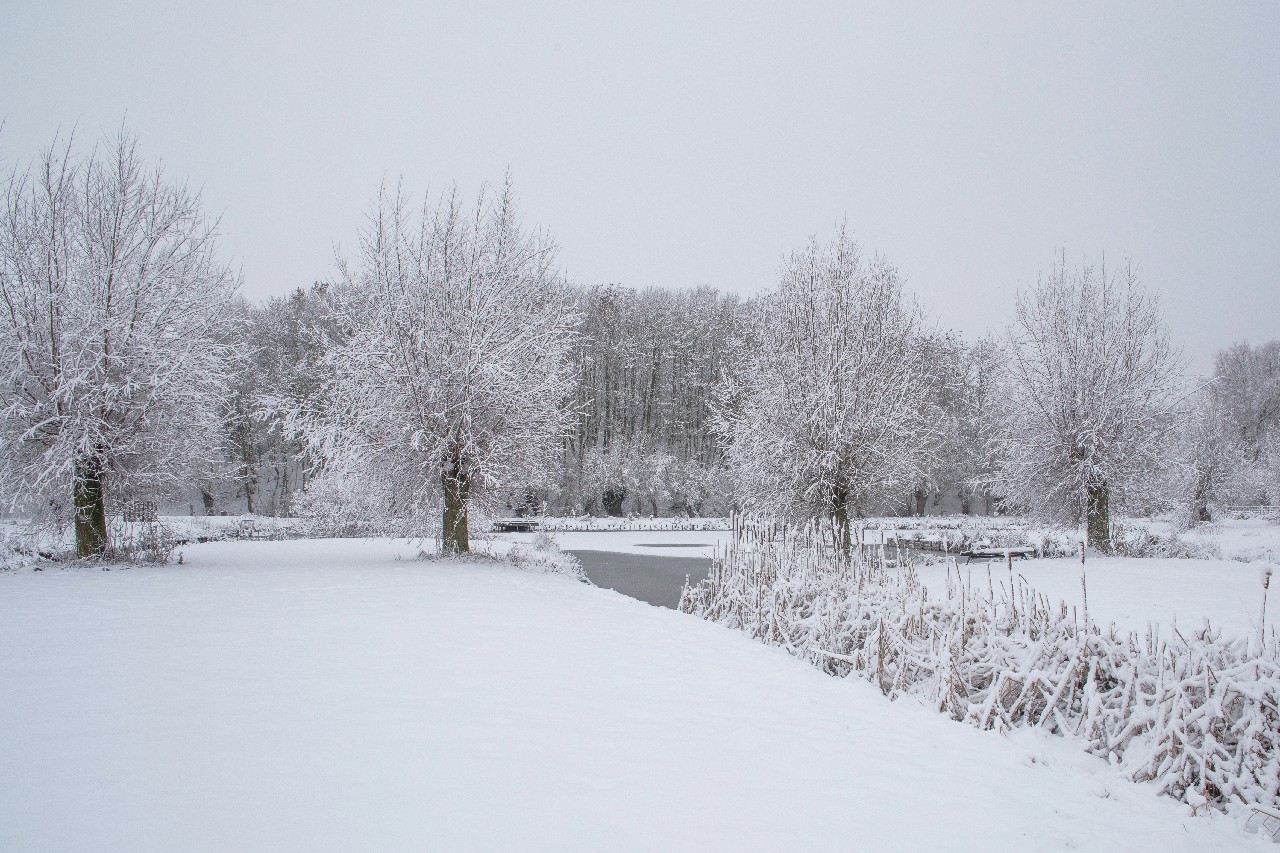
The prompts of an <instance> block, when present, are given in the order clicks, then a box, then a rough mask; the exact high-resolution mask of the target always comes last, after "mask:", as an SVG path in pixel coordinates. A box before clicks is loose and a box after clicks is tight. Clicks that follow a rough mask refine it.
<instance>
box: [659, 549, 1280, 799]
mask: <svg viewBox="0 0 1280 853" xmlns="http://www.w3.org/2000/svg"><path fill="white" fill-rule="evenodd" d="M780 533H782V535H779V534H780ZM829 543H830V538H829V537H824V536H819V535H814V533H813V532H812V531H810V530H801V531H797V532H796V533H794V534H790V535H788V534H786V533H785V532H784V531H780V530H779V529H778V528H776V527H772V526H769V525H764V524H758V523H746V524H743V523H739V524H737V525H736V526H735V535H734V537H733V539H732V541H731V543H730V546H729V547H728V549H727V551H726V553H725V554H724V556H723V557H718V558H716V559H715V560H714V561H713V566H712V569H711V573H710V575H709V576H708V578H707V579H706V580H705V581H703V582H701V583H699V584H696V585H693V586H688V587H686V588H685V590H684V592H683V594H682V596H681V601H680V609H681V610H682V611H684V612H686V613H692V614H695V615H698V616H701V617H703V618H705V619H709V620H712V621H715V622H719V623H721V624H724V625H728V626H730V627H735V628H739V629H741V630H743V631H745V632H747V633H748V634H750V635H751V636H753V637H756V638H757V639H760V640H763V641H764V642H766V643H770V644H773V645H778V646H782V647H783V648H786V649H787V650H788V651H790V652H791V653H793V654H795V655H797V656H799V657H801V658H804V659H806V660H808V661H810V662H811V663H812V664H813V665H815V666H817V667H819V668H820V669H822V670H824V671H825V672H828V673H830V674H832V675H836V676H855V677H859V678H864V679H866V680H868V681H870V682H871V683H873V684H875V685H876V686H877V687H878V688H879V689H880V690H881V691H882V692H884V693H885V694H886V695H888V696H890V697H895V698H896V697H899V696H904V695H911V696H914V697H916V698H918V699H919V700H921V701H923V702H925V703H926V704H930V705H933V706H934V707H935V708H937V709H938V710H940V711H942V712H944V713H947V714H949V715H950V716H951V717H952V718H953V719H956V720H963V721H966V722H969V723H971V724H973V725H976V726H978V727H979V728H984V729H989V728H994V729H1001V730H1007V729H1010V728H1014V727H1037V728H1042V729H1045V730H1047V731H1049V732H1052V733H1056V734H1060V735H1064V736H1067V737H1071V738H1073V739H1076V740H1077V741H1078V742H1079V743H1080V744H1081V745H1082V746H1083V747H1084V748H1085V749H1086V750H1087V751H1089V752H1091V753H1093V754H1095V755H1098V756H1100V757H1102V758H1104V759H1107V760H1108V761H1110V762H1111V763H1113V764H1115V765H1118V766H1119V767H1121V768H1122V769H1123V770H1124V771H1125V772H1126V773H1127V774H1128V775H1129V776H1130V778H1132V779H1134V780H1136V781H1154V782H1155V783H1156V784H1157V786H1158V788H1159V790H1160V791H1162V792H1163V793H1166V794H1169V795H1170V796H1172V797H1175V798H1177V799H1180V800H1183V801H1186V802H1193V801H1194V802H1197V803H1198V802H1200V801H1201V800H1202V799H1203V800H1204V801H1207V802H1208V803H1209V804H1212V805H1213V806H1215V807H1217V808H1225V807H1227V806H1228V805H1229V804H1231V803H1243V804H1257V805H1264V806H1275V805H1277V804H1278V803H1280V755H1277V751H1276V747H1277V745H1278V744H1280V638H1277V636H1276V635H1275V634H1274V633H1273V634H1272V635H1271V636H1270V637H1262V636H1258V637H1253V638H1250V639H1242V638H1228V637H1224V636H1223V635H1222V634H1221V632H1219V631H1215V630H1213V629H1212V628H1210V627H1209V626H1208V625H1206V626H1205V627H1204V628H1202V629H1201V630H1199V631H1197V632H1194V633H1188V634H1183V633H1180V632H1177V631H1176V630H1175V632H1174V634H1175V636H1174V638H1172V639H1169V638H1162V637H1160V636H1158V635H1157V634H1156V632H1155V631H1154V630H1152V629H1150V628H1149V629H1148V630H1147V631H1146V633H1145V634H1142V635H1140V634H1136V633H1127V634H1120V633H1117V632H1116V631H1115V629H1114V627H1112V628H1111V629H1108V630H1106V631H1104V630H1102V629H1100V627H1099V626H1098V625H1096V624H1094V623H1092V622H1090V621H1089V618H1088V613H1087V610H1086V609H1083V608H1082V609H1080V610H1079V611H1077V609H1076V608H1068V607H1067V605H1066V604H1065V603H1059V604H1057V605H1052V604H1051V603H1050V602H1049V600H1048V599H1047V598H1045V597H1043V596H1041V595H1039V594H1037V593H1036V592H1035V590H1033V589H1032V588H1031V587H1030V586H1029V585H1027V584H1026V583H1025V581H1023V580H1021V578H1019V577H1016V576H1014V575H1013V573H1012V572H1011V571H1008V570H1004V571H1002V570H1001V569H998V568H992V567H988V568H987V576H986V577H985V578H982V577H981V575H977V576H976V577H975V575H974V574H973V573H971V572H965V573H963V574H962V573H961V571H960V569H959V568H958V567H956V568H955V569H954V571H950V572H948V574H947V579H946V582H945V589H944V590H943V591H941V595H935V596H932V597H931V596H930V595H929V593H928V591H927V590H926V589H925V587H924V586H923V585H922V584H921V582H920V579H919V576H918V575H917V574H916V572H915V571H914V569H913V567H912V564H911V562H910V560H909V559H908V560H906V561H903V562H902V563H901V565H899V566H897V567H893V568H891V567H890V566H889V565H888V564H887V563H886V562H885V561H884V560H883V559H882V558H880V557H878V556H877V551H878V549H871V550H870V556H869V557H867V556H863V555H862V554H861V553H859V552H858V551H856V550H855V552H854V556H853V557H852V558H846V557H844V556H843V555H841V554H840V553H839V551H838V550H837V549H834V548H831V547H830V544H829ZM1268 578H1269V575H1268Z"/></svg>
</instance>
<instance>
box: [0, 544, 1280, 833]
mask: <svg viewBox="0 0 1280 853" xmlns="http://www.w3.org/2000/svg"><path fill="white" fill-rule="evenodd" d="M417 551H418V545H417V543H408V542H403V541H386V540H330V541H291V542H217V543H209V544H204V545H197V546H192V547H188V548H186V549H185V551H184V563H183V565H180V566H178V565H171V566H165V567H147V568H135V569H128V570H115V571H110V572H103V571H99V570H96V569H64V570H53V569H50V570H45V571H43V572H31V571H22V572H16V573H6V574H0V684H2V685H3V700H2V701H0V767H3V768H4V774H3V778H4V781H5V783H6V784H5V786H4V793H3V796H0V850H6V851H7V850H14V851H31V853H36V851H54V850H57V851H75V850H84V851H90V850H92V851H116V850H118V851H130V853H136V851H149V850H155V851H173V850H183V851H199V850H218V851H224V850H236V851H254V850H263V851H268V850H269V851H288V850H298V851H323V850H342V851H349V850H426V849H433V850H453V849H462V850H529V849H555V850H565V849H578V850H601V849H611V850H616V849H637V850H677V849H679V850H766V849H767V850H779V849H783V850H809V849H832V850H848V849H868V850H929V851H935V850H936V851H952V850H956V851H965V850H974V851H984V852H985V851H999V850H1061V849H1081V850H1151V851H1168V850H1186V851H1192V850H1197V851H1199V850H1207V849H1219V850H1226V849H1260V850H1261V849H1273V848H1271V847H1270V845H1268V844H1265V843H1264V842H1262V841H1260V840H1259V839H1257V838H1256V837H1254V836H1248V835H1245V834H1244V833H1243V832H1242V830H1240V829H1239V828H1238V825H1237V822H1236V821H1235V820H1234V819H1233V818H1228V817H1222V816H1216V815H1215V816H1208V817H1205V816H1200V817H1196V818H1192V817H1190V816H1189V814H1188V810H1187V808H1186V807H1185V806H1179V805H1177V804H1175V803H1174V802H1172V801H1170V800H1166V799H1161V798H1157V797H1155V796H1153V795H1152V794H1151V792H1150V790H1149V789H1147V788H1144V787H1142V786H1137V785H1133V784H1131V783H1128V782H1125V781H1123V780H1122V779H1120V778H1119V777H1118V775H1116V773H1115V772H1114V771H1113V769H1112V768H1110V767H1108V766H1107V765H1106V764H1104V763H1102V762H1100V761H1098V760H1097V759H1093V758H1090V757H1088V756H1085V755H1083V754H1080V753H1078V751H1077V750H1076V748H1075V747H1074V746H1073V745H1071V744H1067V743H1065V742H1062V741H1060V740H1055V739H1052V738H1048V737H1038V736H1034V735H1031V734H1021V735H1019V736H1017V737H1015V738H1013V739H1009V738H1005V737H1001V736H999V735H996V734H993V733H990V732H980V731H977V730H975V729H972V728H970V727H967V726H962V725H957V724H955V723H952V722H950V721H949V720H947V719H945V718H944V717H942V716H941V715H939V714H936V713H934V712H933V711H930V710H926V709H924V708H921V707H918V706H913V705H912V704H911V703H910V702H899V703H897V704H891V703H890V702H889V701H888V700H886V699H884V698H883V697H882V696H880V695H879V694H878V693H877V692H875V691H874V689H873V688H871V687H870V686H869V685H867V684H865V683H862V682H859V681H855V680H837V679H832V678H829V677H827V676H824V675H822V674H821V673H819V672H817V671H816V670H814V669H812V668H811V667H809V666H808V665H807V664H805V663H803V662H802V661H799V660H797V659H794V658H792V657H791V656H789V655H787V654H786V653H785V652H783V651H781V650H779V649H773V648H768V647H766V646H763V645H760V644H758V643H755V642H752V641H751V640H749V639H747V638H746V637H745V636H742V635H740V634H738V633H736V632H733V631H729V630H725V629H723V628H720V627H718V626H715V625H712V624H709V623H705V622H702V621H700V620H698V619H695V618H692V617H689V616H686V615H683V614H680V613H676V612H672V611H669V610H664V609H660V608H655V607H649V606H647V605H644V604H641V603H639V602H636V601H633V600H630V599H627V598H625V597H623V596H621V595H617V594H615V593H612V592H609V591H606V590H600V589H595V588H592V587H589V586H586V585H584V584H579V583H575V582H573V581H571V580H568V579H566V578H563V577H559V576H546V575H533V574H526V573H521V572H518V571H515V570H512V569H508V568H504V567H500V566H497V565H495V564H486V563H444V562H419V561H416V560H414V559H413V558H414V557H415V555H416V554H417ZM1091 581H1092V578H1091ZM1092 595H1093V591H1092V588H1091V603H1092Z"/></svg>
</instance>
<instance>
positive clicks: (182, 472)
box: [0, 131, 236, 556]
mask: <svg viewBox="0 0 1280 853" xmlns="http://www.w3.org/2000/svg"><path fill="white" fill-rule="evenodd" d="M3 197H4V203H3V209H2V210H0V371H3V373H2V374H0V482H2V483H3V485H2V486H0V488H3V490H4V493H5V496H6V500H7V502H8V504H9V509H11V510H16V511H24V512H27V513H29V514H31V515H32V516H34V517H43V518H46V519H52V520H55V521H59V522H62V523H65V522H67V521H71V522H72V523H73V524H74V529H75V537H76V548H77V551H78V553H80V554H81V555H86V556H88V555H96V554H102V553H104V552H105V551H106V550H107V548H108V546H109V541H108V534H107V511H108V500H110V502H111V504H112V505H114V506H120V505H121V504H122V503H123V502H124V501H126V500H128V499H130V498H138V497H141V498H154V497H156V496H157V495H158V494H159V493H162V492H164V491H166V490H167V489H169V488H172V487H177V486H179V485H181V484H182V483H183V481H184V480H185V479H186V478H187V477H189V476H190V474H191V472H192V469H193V468H198V467H200V466H201V465H202V464H203V463H204V462H206V461H208V459H209V456H210V450H211V449H212V448H213V447H214V446H215V445H216V443H217V437H216V431H217V424H218V417H217V415H218V405H219V403H220V402H221V401H222V400H223V399H224V398H225V386H226V377H225V375H224V373H223V369H222V365H223V363H224V360H223V358H222V355H223V353H222V347H221V345H220V344H218V343H217V334H218V330H219V329H220V328H221V326H222V324H223V319H224V317H225V314H226V308H225V306H226V304H227V301H228V300H229V299H230V298H231V295H232V293H233V292H234V290H235V287H236V280H235V277H234V276H233V275H232V273H231V272H230V271H229V270H228V268H227V267H226V266H225V265H223V264H222V263H221V262H219V260H218V256H217V239H216V238H217V231H216V228H215V226H214V225H213V224H212V223H210V222H209V221H208V220H206V218H205V217H204V215H203V213H202V211H201V202H200V196H199V195H198V194H197V193H194V192H191V191H190V190H188V189H187V187H186V186H185V185H183V184H181V183H174V182H173V181H171V180H169V179H168V178H167V177H166V175H165V173H164V171H163V169H162V168H161V167H160V166H159V165H155V166H148V165H147V164H146V163H145V162H144V161H143V159H142V157H141V155H140V154H139V152H138V148H137V143H136V141H135V139H134V138H133V137H131V136H130V135H129V134H128V133H127V132H123V131H122V132H121V133H120V135H119V136H118V137H116V138H114V139H111V140H108V141H107V142H105V143H103V144H102V145H101V146H99V147H98V148H97V149H96V150H95V151H94V152H93V154H92V155H90V156H89V157H88V158H86V159H83V160H81V159H77V158H76V157H75V156H74V154H73V150H72V145H71V143H70V142H69V141H68V142H65V143H61V144H60V143H58V142H55V143H54V144H53V145H52V146H50V148H49V149H48V150H47V151H46V152H45V153H44V154H43V156H42V157H41V158H39V159H38V160H37V161H36V162H35V163H34V164H33V165H32V166H31V167H29V168H27V169H25V170H21V171H18V170H15V171H14V172H12V173H10V174H9V175H8V176H7V178H6V179H5V182H4V185H3Z"/></svg>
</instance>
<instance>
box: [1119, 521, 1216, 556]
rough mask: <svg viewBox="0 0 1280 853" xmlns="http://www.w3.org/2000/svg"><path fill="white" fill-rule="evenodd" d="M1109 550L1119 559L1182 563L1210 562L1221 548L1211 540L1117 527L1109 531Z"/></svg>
mask: <svg viewBox="0 0 1280 853" xmlns="http://www.w3.org/2000/svg"><path fill="white" fill-rule="evenodd" d="M1111 550H1112V552H1113V553H1114V554H1116V556H1119V557H1175V558H1180V559H1186V560H1214V559H1219V558H1221V557H1222V548H1221V547H1220V546H1219V545H1218V543H1216V542H1212V541H1194V540H1191V541H1189V540H1186V539H1182V538H1180V537H1178V536H1177V535H1175V534H1173V533H1162V532H1160V531H1156V530H1152V529H1150V528H1149V527H1140V526H1136V525H1133V526H1131V525H1120V524H1117V525H1115V526H1114V527H1112V529H1111Z"/></svg>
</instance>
